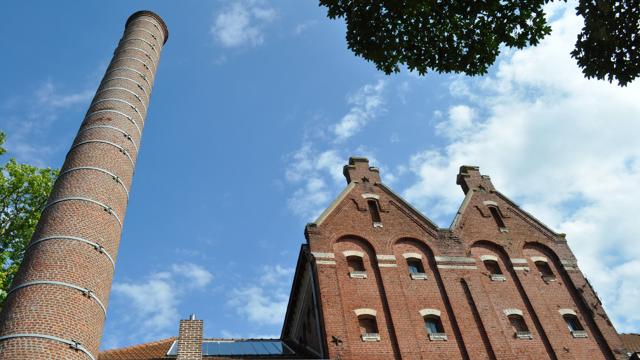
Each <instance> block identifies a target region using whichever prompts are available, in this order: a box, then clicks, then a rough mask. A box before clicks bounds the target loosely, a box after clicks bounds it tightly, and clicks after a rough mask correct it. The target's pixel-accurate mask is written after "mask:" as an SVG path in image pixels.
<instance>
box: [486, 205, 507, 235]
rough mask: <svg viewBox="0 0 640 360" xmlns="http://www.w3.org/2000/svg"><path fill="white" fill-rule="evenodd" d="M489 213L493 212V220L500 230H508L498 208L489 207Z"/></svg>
mask: <svg viewBox="0 0 640 360" xmlns="http://www.w3.org/2000/svg"><path fill="white" fill-rule="evenodd" d="M489 212H491V216H492V217H493V220H494V221H495V222H496V225H498V227H499V228H500V230H503V229H506V228H507V226H506V225H505V224H504V221H502V215H500V211H498V208H497V207H495V206H489Z"/></svg>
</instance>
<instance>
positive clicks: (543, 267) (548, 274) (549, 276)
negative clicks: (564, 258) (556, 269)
mask: <svg viewBox="0 0 640 360" xmlns="http://www.w3.org/2000/svg"><path fill="white" fill-rule="evenodd" d="M534 264H535V265H536V268H537V269H538V271H539V272H540V275H541V276H542V278H543V279H544V280H545V281H553V280H555V279H556V276H555V274H554V273H553V270H551V267H550V266H549V264H548V263H547V262H546V261H540V260H538V261H536V262H535V263H534Z"/></svg>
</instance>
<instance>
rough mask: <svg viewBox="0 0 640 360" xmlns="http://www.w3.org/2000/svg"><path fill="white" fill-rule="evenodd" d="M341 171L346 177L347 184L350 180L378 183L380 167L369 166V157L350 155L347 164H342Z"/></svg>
mask: <svg viewBox="0 0 640 360" xmlns="http://www.w3.org/2000/svg"><path fill="white" fill-rule="evenodd" d="M342 173H343V174H344V177H345V178H346V179H347V184H350V183H351V182H352V181H354V182H362V183H370V184H379V183H380V169H378V168H377V167H374V166H369V159H367V158H365V157H355V156H352V157H350V158H349V164H348V165H345V166H344V168H343V169H342Z"/></svg>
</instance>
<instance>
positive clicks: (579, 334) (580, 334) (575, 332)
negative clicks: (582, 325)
mask: <svg viewBox="0 0 640 360" xmlns="http://www.w3.org/2000/svg"><path fill="white" fill-rule="evenodd" d="M571 335H572V336H573V337H574V338H588V337H589V335H587V332H586V331H584V330H573V331H572V332H571Z"/></svg>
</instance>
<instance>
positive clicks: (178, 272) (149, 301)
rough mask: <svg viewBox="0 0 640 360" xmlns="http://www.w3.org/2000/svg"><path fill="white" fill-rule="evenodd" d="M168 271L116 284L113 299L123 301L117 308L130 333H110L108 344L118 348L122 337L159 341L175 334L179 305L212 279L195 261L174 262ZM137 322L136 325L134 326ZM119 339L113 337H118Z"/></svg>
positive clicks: (178, 318)
mask: <svg viewBox="0 0 640 360" xmlns="http://www.w3.org/2000/svg"><path fill="white" fill-rule="evenodd" d="M169 269H170V270H169V271H161V272H155V273H152V274H149V275H148V276H146V277H145V279H144V280H142V281H127V282H117V283H115V284H113V295H112V296H113V298H114V301H116V302H121V303H122V304H119V305H118V307H117V310H118V312H119V313H120V315H121V316H120V317H119V318H122V319H124V322H125V323H127V324H128V325H129V326H125V328H126V329H128V330H129V332H128V333H127V334H126V335H125V334H121V333H117V332H116V333H109V339H107V340H108V341H109V343H110V344H111V345H112V346H113V347H115V346H118V344H119V342H121V341H122V340H123V339H128V340H135V341H141V339H142V341H146V340H157V339H158V338H161V337H163V336H168V335H169V334H174V333H175V331H176V329H177V328H176V326H178V325H177V324H178V321H179V320H180V313H179V310H178V307H179V306H180V303H181V302H182V300H183V299H184V297H185V296H186V295H187V294H188V293H190V292H192V291H199V290H203V289H205V288H206V287H207V285H209V284H210V283H211V281H212V280H213V275H212V274H211V273H210V272H209V271H207V270H206V269H205V268H203V267H201V266H199V265H196V264H193V263H180V264H173V265H171V266H170V267H169ZM132 324H134V325H133V326H131V325H132ZM116 337H117V338H119V339H120V340H119V341H118V340H114V339H115V338H116Z"/></svg>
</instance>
